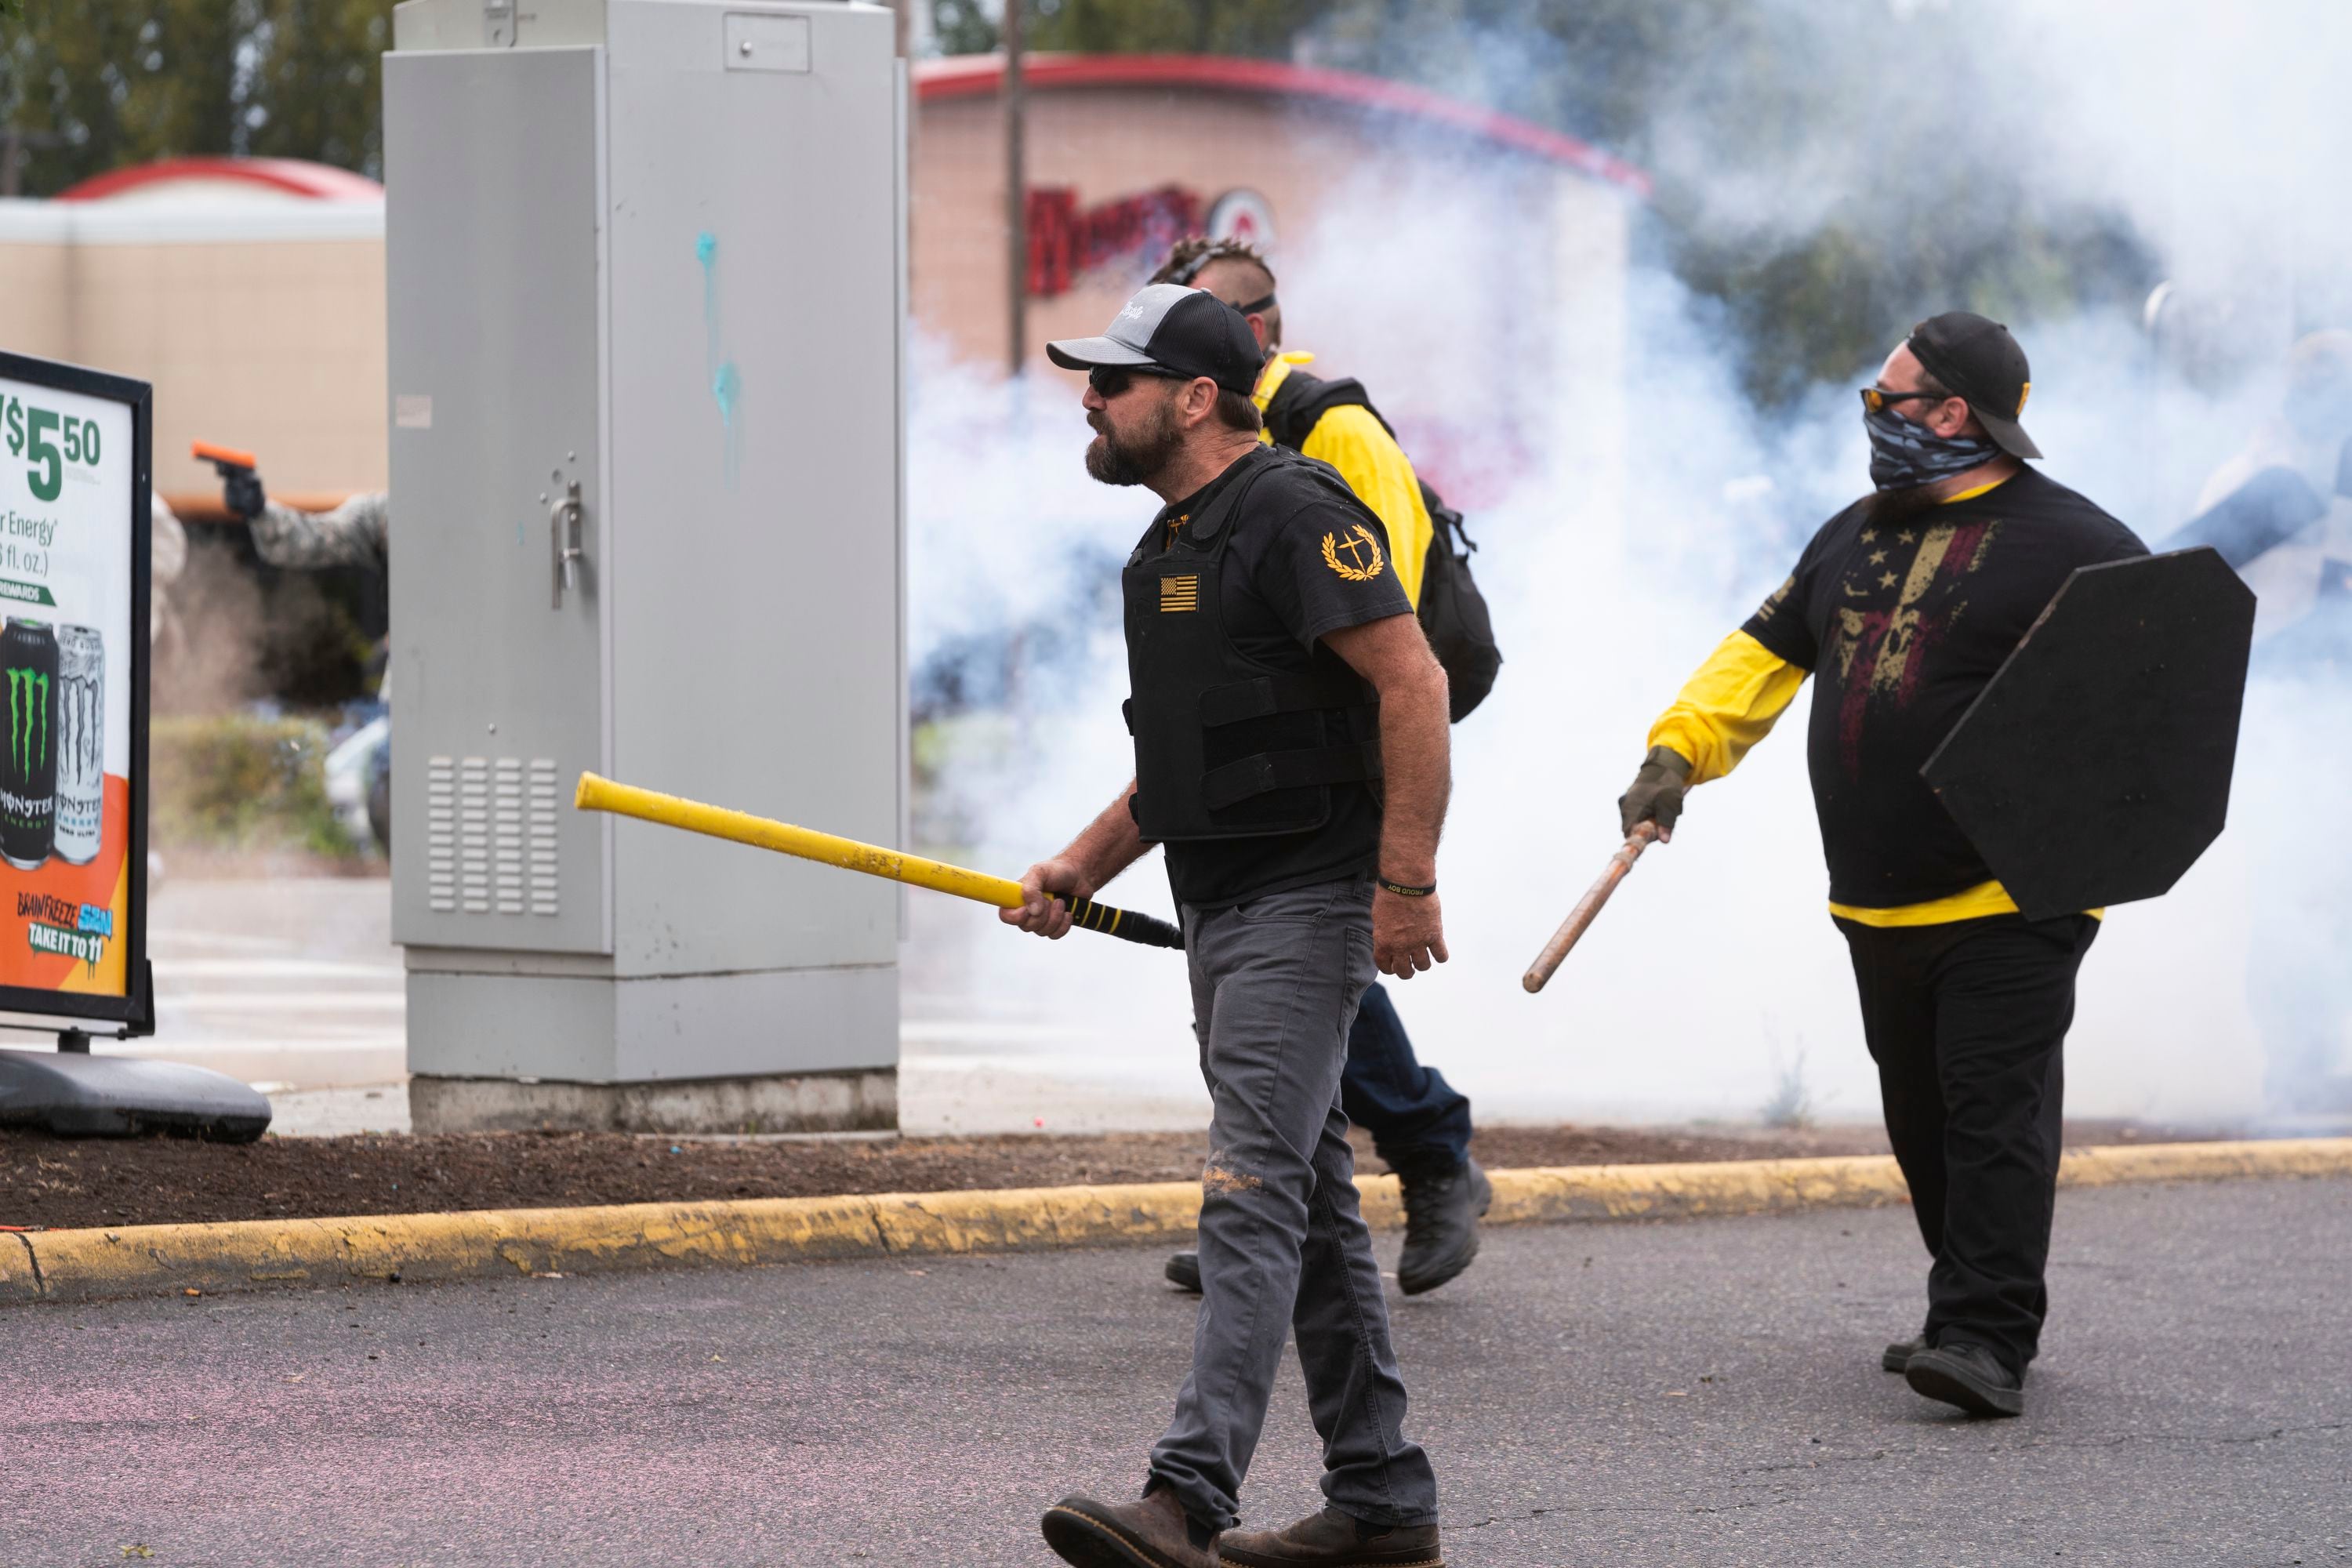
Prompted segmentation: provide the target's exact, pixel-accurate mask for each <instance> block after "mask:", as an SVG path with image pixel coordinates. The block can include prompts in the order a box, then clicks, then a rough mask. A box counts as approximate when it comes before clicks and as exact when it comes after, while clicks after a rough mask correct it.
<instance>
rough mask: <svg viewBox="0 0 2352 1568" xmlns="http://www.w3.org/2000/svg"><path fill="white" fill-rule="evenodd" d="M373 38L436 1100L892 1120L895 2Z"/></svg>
mask: <svg viewBox="0 0 2352 1568" xmlns="http://www.w3.org/2000/svg"><path fill="white" fill-rule="evenodd" d="M395 16H396V20H395V34H394V49H393V51H392V52H390V53H389V54H387V55H386V56H385V58H384V62H383V87H384V164H385V175H386V187H387V192H386V223H385V241H386V243H385V251H386V268H387V289H388V296H389V302H390V317H391V320H390V374H391V385H390V388H389V391H390V409H389V413H390V416H391V421H392V431H391V455H392V463H391V468H392V492H391V493H392V501H391V506H392V516H393V520H394V521H393V529H394V544H393V548H392V552H391V553H392V634H393V658H392V669H391V676H390V689H391V692H392V695H393V700H394V712H395V717H394V735H395V740H394V760H393V781H392V788H393V823H394V829H393V904H394V939H395V940H396V941H398V942H401V943H403V944H404V949H405V952H406V963H407V976H408V1058H409V1068H410V1071H411V1073H412V1075H413V1079H412V1085H411V1091H410V1092H411V1106H412V1110H413V1112H414V1115H415V1122H416V1125H417V1127H418V1129H419V1130H420V1131H428V1130H450V1129H457V1128H467V1127H488V1126H514V1125H527V1126H537V1125H543V1124H547V1125H558V1126H617V1127H633V1128H638V1129H642V1130H646V1131H656V1130H658V1131H691V1130H735V1129H741V1128H746V1127H750V1128H758V1129H763V1130H771V1131H773V1130H786V1129H792V1128H805V1127H872V1126H890V1125H894V1124H895V1121H896V1068H897V1061H898V970H897V961H898V947H897V939H898V910H899V900H898V890H897V889H895V888H893V887H892V886H891V885H890V884H888V883H885V882H879V881H874V880H871V879H865V878H859V877H856V876H852V875H849V874H847V873H844V872H842V871H838V870H835V869H831V868H824V867H818V866H812V865H807V864H804V863H802V862H798V861H793V860H789V859H786V858H783V857H781V856H776V855H772V854H767V853H764V852H762V851H760V850H756V849H751V848H747V847H740V846H736V845H730V844H724V843H720V842H718V841H715V840H711V839H706V838H700V837H695V836H692V835H689V834H686V833H682V832H678V831H676V830H673V829H668V828H663V827H657V826H652V825H650V824H646V823H641V822H635V821H625V820H616V819H614V818H613V817H609V816H600V815H591V814H586V813H582V812H578V811H575V810H574V809H573V808H572V788H573V785H574V784H575V782H576V780H577V779H578V777H579V775H580V773H581V772H582V771H583V770H593V771H595V772H598V773H604V774H607V775H608V776H611V777H614V778H617V779H620V780H623V781H625V782H626V783H630V784H640V785H643V786H645V787H647V788H651V789H656V790H662V791H666V792H668V793H670V794H674V795H687V796H690V797H693V798H695V799H699V800H706V801H710V802H714V803H717V804H720V805H730V806H734V807H737V808H739V809H742V810H746V811H752V812H757V813H760V814H761V815H764V816H779V817H783V818H785V819H787V820H790V821H793V822H799V823H803V824H806V825H808V826H815V827H821V828H824V829H825V830H826V831H829V832H833V833H839V834H845V835H848V836H849V837H856V838H861V839H866V840H868V841H873V842H879V843H893V844H895V843H898V842H900V841H901V840H902V834H903V824H904V817H905V807H904V797H905V780H906V756H905V749H906V722H905V718H906V710H905V691H906V672H905V668H904V665H905V652H904V650H905V635H904V629H903V619H904V612H903V602H904V594H903V583H904V559H903V557H904V551H903V545H902V541H903V537H904V517H903V505H902V501H903V489H904V484H903V478H902V476H903V471H904V462H903V452H902V447H901V441H902V436H901V431H902V427H903V417H902V379H903V378H902V372H901V366H902V360H903V345H902V342H901V323H902V321H903V320H904V306H905V266H906V249H905V226H904V220H903V215H904V212H905V208H906V190H905V180H906V174H905V159H904V151H903V150H904V146H905V117H906V102H905V89H904V84H903V81H902V78H901V71H900V68H899V64H898V60H897V59H896V58H895V57H894V53H893V37H894V35H893V22H892V16H891V14H890V12H889V11H888V10H887V9H885V8H883V7H880V6H877V5H858V4H842V3H833V0H814V3H801V4H761V3H760V0H733V3H731V4H723V5H722V4H705V3H702V0H536V4H535V5H534V6H533V7H532V8H530V9H523V8H521V7H519V6H517V5H514V4H513V3H512V0H493V3H491V4H487V5H486V4H484V3H483V0H409V3H408V4H405V5H401V6H400V7H399V8H398V10H397V12H396V14H395Z"/></svg>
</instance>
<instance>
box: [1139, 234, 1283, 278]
mask: <svg viewBox="0 0 2352 1568" xmlns="http://www.w3.org/2000/svg"><path fill="white" fill-rule="evenodd" d="M1213 261H1246V262H1248V263H1249V264H1250V265H1251V266H1252V267H1255V268H1257V269H1258V270H1259V271H1261V272H1263V273H1265V275H1266V277H1267V279H1269V280H1271V279H1273V278H1274V268H1273V267H1272V266H1270V265H1269V264H1268V263H1267V261H1266V259H1265V254H1264V253H1263V252H1262V251H1260V250H1259V249H1258V247H1256V246H1255V245H1252V244H1250V243H1249V241H1247V240H1245V239H1211V238H1210V237H1208V236H1207V235H1205V234H1195V235H1188V236H1186V237H1184V238H1182V239H1180V240H1178V241H1177V242H1176V245H1175V247H1174V248H1173V249H1171V250H1170V251H1169V252H1168V259H1167V260H1165V261H1163V262H1161V263H1160V270H1159V271H1157V272H1154V273H1153V274H1152V275H1151V281H1152V282H1154V283H1181V284H1188V285H1189V284H1190V283H1191V282H1192V279H1195V278H1198V277H1199V276H1200V275H1201V273H1202V270H1203V269H1204V268H1207V267H1208V265H1209V263H1211V262H1213Z"/></svg>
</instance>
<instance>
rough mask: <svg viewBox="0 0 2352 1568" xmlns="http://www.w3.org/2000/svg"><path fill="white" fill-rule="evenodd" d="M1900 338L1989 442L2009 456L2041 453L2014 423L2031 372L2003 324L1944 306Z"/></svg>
mask: <svg viewBox="0 0 2352 1568" xmlns="http://www.w3.org/2000/svg"><path fill="white" fill-rule="evenodd" d="M1905 342H1906V346H1907V347H1908V348H1909V349H1910V350H1911V353H1912V355H1913V356H1914V357H1915V358H1916V359H1917V360H1918V362H1919V363H1920V365H1921V367H1922V368H1924V369H1925V370H1926V371H1927V374H1929V375H1932V376H1934V377H1935V378H1936V379H1937V381H1938V382H1941V383H1942V384H1944V385H1945V386H1947V387H1948V388H1949V389H1950V390H1951V393H1952V395H1953V396H1955V397H1965V398H1967V399H1968V403H1969V413H1971V414H1973V415H1975V416H1977V423H1978V424H1979V425H1981V426H1984V427H1985V434H1986V435H1988V436H1990V437H1992V439H1993V445H1995V446H1996V447H2000V449H2001V450H2002V451H2004V452H2007V453H2008V454H2009V455H2010V456H2011V457H2012V458H2038V457H2040V456H2042V448H2041V447H2037V446H2035V445H2034V444H2033V437H2031V436H2028V435H2027V434H2026V433H2025V426H2022V425H2020V424H2019V423H2018V420H2019V419H2020V418H2021V417H2022V416H2024V413H2025V399H2026V397H2027V395H2029V394H2031V393H2032V391H2033V372H2032V369H2031V368H2030V367H2029V366H2028V365H2027V364H2026V363H2025V351H2024V350H2023V349H2021V348H2019V347H2018V346H2017V340H2016V339H2015V338H2012V337H2011V336H2010V335H2009V329H2008V328H2007V327H2004V326H2002V325H2001V324H2000V322H1999V321H1987V320H1986V319H1985V318H1984V317H1982V316H1979V315H1976V314H1973V313H1972V312H1970V311H1967V310H1947V311H1945V312H1944V313H1943V314H1942V315H1940V316H1930V317H1928V318H1927V320H1926V321H1922V322H1920V323H1919V324H1918V325H1917V326H1916V327H1914V328H1912V329H1911V336H1910V337H1909V338H1907V339H1906V340H1905Z"/></svg>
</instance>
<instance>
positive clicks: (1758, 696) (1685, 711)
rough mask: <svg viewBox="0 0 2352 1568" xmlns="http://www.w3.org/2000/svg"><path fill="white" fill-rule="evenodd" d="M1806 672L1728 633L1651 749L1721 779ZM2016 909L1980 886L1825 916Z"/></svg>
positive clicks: (1686, 687) (1845, 907)
mask: <svg viewBox="0 0 2352 1568" xmlns="http://www.w3.org/2000/svg"><path fill="white" fill-rule="evenodd" d="M1807 673H1808V672H1807V671H1805V670H1803V669H1801V668H1798V667H1797V666H1795V665H1793V664H1790V662H1788V660H1786V659H1784V658H1780V656H1779V655H1777V654H1775V653H1773V652H1771V651H1770V650H1769V649H1768V648H1766V647H1765V646H1764V645H1763V644H1762V643H1760V642H1758V641H1757V640H1756V639H1755V638H1754V637H1749V636H1748V634H1747V633H1746V632H1734V633H1732V634H1731V635H1730V636H1729V637H1726V638H1724V639H1723V641H1721V642H1720V643H1718V644H1717V645H1716V649H1715V651H1714V652H1713V653H1711V654H1709V655H1707V657H1706V662H1705V663H1704V664H1702V665H1700V666H1699V667H1698V670H1697V673H1696V674H1694V675H1693V676H1692V677H1691V678H1690V679H1689V680H1687V681H1685V682H1684V684H1683V689H1682V691H1681V693H1680V694H1679V695H1677V696H1676V697H1675V700H1674V705H1673V706H1672V707H1670V708H1668V709H1667V710H1665V711H1664V713H1662V714H1660V715H1659V716H1658V721H1657V722H1656V723H1654V724H1653V725H1651V726H1650V739H1649V744H1650V745H1653V746H1665V747H1668V748H1670V749H1672V750H1673V751H1675V752H1679V753H1681V755H1682V756H1683V757H1684V758H1685V760H1687V761H1688V762H1689V763H1690V765H1691V775H1690V782H1691V783H1692V784H1694V785H1696V784H1706V782H1707V781H1708V780H1710V779H1719V778H1722V777H1723V776H1724V775H1725V774H1727V773H1730V772H1731V770H1732V769H1734V768H1736V767H1738V765H1739V759H1740V758H1742V757H1744V756H1746V755H1747V754H1748V748H1749V747H1751V746H1753V745H1755V744H1756V742H1759V741H1761V740H1762V739H1763V738H1764V737H1765V736H1767V735H1769V734H1770V733H1771V732H1772V726H1773V725H1774V724H1775V723H1777V722H1778V721H1779V720H1780V715H1781V714H1782V713H1784V712H1786V711H1788V709H1789V705H1790V703H1791V702H1793V701H1795V700H1796V698H1797V692H1798V689H1800V688H1801V687H1802V686H1803V685H1804V684H1805V676H1806V674H1807ZM2016 910H2017V900H2014V899H2012V898H2011V897H2010V896H2009V889H2006V888H2004V887H2002V886H2001V885H2000V883H1999V882H1997V881H1995V882H1979V883H1978V884H1977V885H1976V886H1975V887H1973V888H1969V889H1963V890H1962V891H1960V892H1957V893H1954V894H1952V895H1950V896H1949V897H1948V898H1941V899H1931V900H1927V902H1926V903H1920V904H1903V905H1898V906H1896V907H1895V908H1893V909H1883V910H1872V909H1863V908H1860V907H1858V906H1855V905H1852V904H1835V903H1833V904H1832V905H1831V906H1830V913H1831V914H1832V915H1834V916H1836V917H1837V918H1838V919H1840V920H1848V921H1853V922H1855V923H1856V924H1858V925H1866V926H1928V925H1948V924H1949V923H1951V922H1952V921H1973V920H1981V919H1983V918H1984V917H1985V916H1987V915H2005V914H2013V913H2015V912H2016ZM2089 912H2090V913H2091V914H2092V915H2093V916H2099V915H2103V914H2105V910H2091V911H2089Z"/></svg>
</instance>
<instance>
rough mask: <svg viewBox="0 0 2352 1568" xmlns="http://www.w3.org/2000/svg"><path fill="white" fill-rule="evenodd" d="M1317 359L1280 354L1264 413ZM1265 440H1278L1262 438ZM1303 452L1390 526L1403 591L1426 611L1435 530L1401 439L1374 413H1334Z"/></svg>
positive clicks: (1267, 385) (1261, 395)
mask: <svg viewBox="0 0 2352 1568" xmlns="http://www.w3.org/2000/svg"><path fill="white" fill-rule="evenodd" d="M1314 359H1315V356H1314V355H1313V354H1311V353H1284V354H1277V355H1276V356H1275V358H1274V359H1273V360H1272V361H1270V362H1269V363H1267V365H1266V367H1265V373H1264V374H1262V375H1261V376H1260V377H1259V378H1258V384H1257V392H1256V394H1255V402H1256V404H1257V405H1258V408H1259V409H1260V410H1261V411H1263V410H1264V409H1265V405H1267V404H1268V403H1270V402H1271V401H1273V398H1274V394H1275V389H1276V387H1279V386H1280V385H1281V384H1283V382H1284V381H1286V380H1287V379H1288V378H1289V375H1290V372H1291V370H1292V369H1293V368H1294V367H1296V366H1298V365H1303V364H1309V363H1313V362H1314ZM1259 439H1261V440H1265V441H1271V440H1272V439H1273V437H1271V436H1270V435H1267V434H1265V433H1264V432H1260V434H1259ZM1299 450H1300V451H1301V452H1302V453H1304V454H1305V455H1306V456H1307V457H1309V458H1315V459H1316V460H1317V461H1318V462H1324V463H1328V464H1330V465H1331V466H1332V467H1333V468H1337V469H1339V477H1340V478H1341V479H1345V480H1347V481H1348V488H1349V489H1351V490H1353V491H1355V492H1356V499H1357V500H1360V501H1362V502H1363V503H1364V504H1365V505H1366V506H1368V507H1370V508H1371V509H1372V512H1373V514H1374V515H1375V516H1377V517H1378V518H1379V519H1380V520H1381V522H1382V523H1383V524H1384V525H1386V527H1387V529H1388V534H1389V556H1390V559H1391V560H1392V561H1394V562H1395V563H1396V575H1397V585H1398V586H1399V587H1401V588H1402V589H1403V590H1404V596H1405V597H1406V598H1407V599H1408V600H1410V601H1411V602H1412V605H1413V606H1414V607H1415V608H1416V609H1417V608H1419V607H1420V605H1421V576H1422V568H1423V566H1424V565H1425V564H1426V563H1427V562H1428V560H1429V540H1430V535H1431V534H1432V533H1433V531H1435V526H1434V525H1433V523H1432V522H1431V521H1429V508H1428V506H1427V505H1426V504H1425V503H1424V502H1423V500H1422V499H1421V479H1420V476H1418V475H1417V474H1415V473H1414V472H1413V471H1412V460H1411V459H1409V458H1406V456H1405V455H1404V448H1402V447H1399V446H1398V445H1397V443H1396V437H1393V436H1391V435H1390V434H1389V433H1388V429H1387V427H1386V426H1383V425H1382V424H1381V422H1380V419H1379V418H1378V417H1377V416H1375V415H1374V414H1373V413H1372V411H1371V410H1370V409H1369V408H1364V407H1360V406H1348V407H1340V408H1334V409H1331V410H1329V411H1328V412H1327V413H1325V414H1324V416H1323V417H1322V418H1320V419H1318V420H1317V421H1316V422H1315V428H1314V429H1312V430H1310V431H1308V432H1307V440H1306V442H1305V444H1304V445H1302V446H1301V447H1299Z"/></svg>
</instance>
